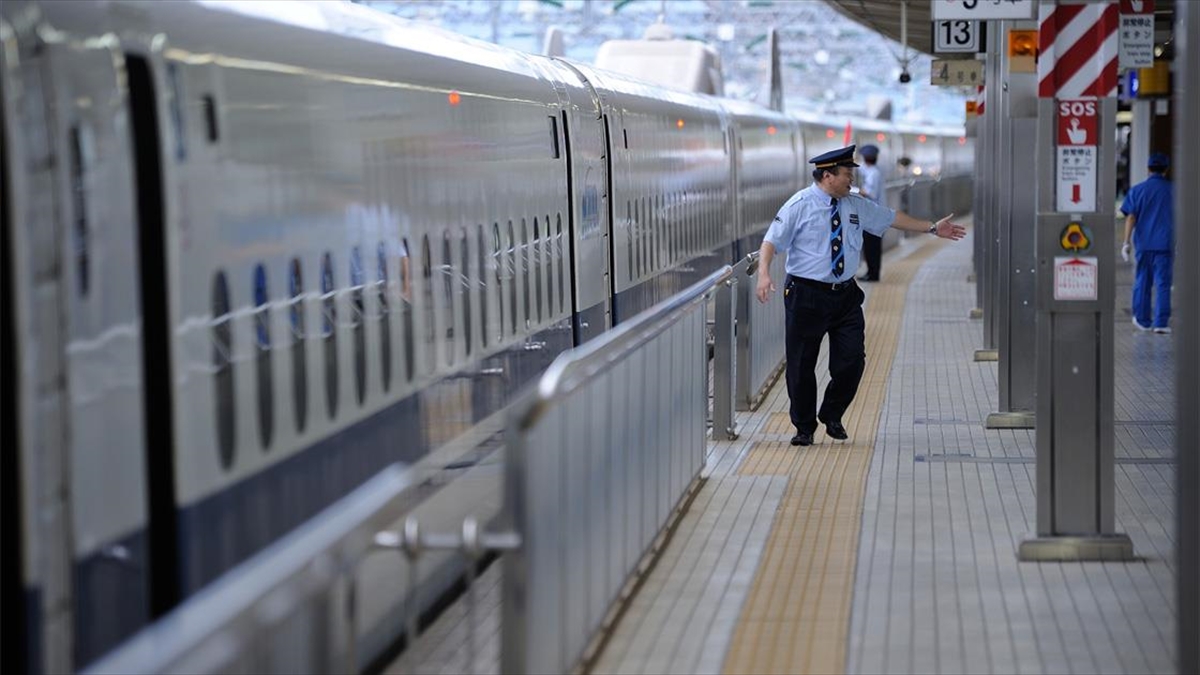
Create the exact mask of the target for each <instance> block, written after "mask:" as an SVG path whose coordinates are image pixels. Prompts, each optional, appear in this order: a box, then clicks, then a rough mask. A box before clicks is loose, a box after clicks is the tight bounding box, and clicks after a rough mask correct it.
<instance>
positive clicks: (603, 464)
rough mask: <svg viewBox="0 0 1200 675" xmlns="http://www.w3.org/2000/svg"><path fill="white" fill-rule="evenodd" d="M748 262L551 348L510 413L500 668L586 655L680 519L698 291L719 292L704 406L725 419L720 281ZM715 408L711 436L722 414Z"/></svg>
mask: <svg viewBox="0 0 1200 675" xmlns="http://www.w3.org/2000/svg"><path fill="white" fill-rule="evenodd" d="M753 260H754V258H753V257H750V258H747V259H746V260H744V261H742V262H740V263H739V264H738V265H737V266H736V268H735V267H729V266H726V267H724V268H723V269H721V270H720V271H718V272H716V273H714V274H712V275H711V276H709V277H708V278H707V279H704V280H702V281H700V282H698V283H697V284H695V285H694V286H692V287H691V288H689V289H688V290H686V291H684V292H683V293H680V294H679V295H676V296H675V297H673V298H671V299H669V300H667V301H665V302H663V303H661V304H660V305H658V306H656V307H653V308H651V309H649V310H647V311H646V312H644V313H642V314H640V315H639V316H637V317H635V318H634V319H633V320H632V321H630V322H628V323H625V324H622V325H621V326H619V327H618V328H616V329H615V330H613V331H612V332H610V333H608V334H606V335H605V336H604V337H602V338H601V339H599V340H597V341H595V342H594V343H590V344H588V345H585V346H583V347H581V348H579V349H576V350H573V351H572V352H570V353H568V354H564V355H563V356H561V357H559V359H558V360H557V361H555V363H554V364H553V365H552V366H551V368H550V370H549V371H548V372H547V373H546V375H545V376H544V377H543V378H542V380H541V381H540V382H539V384H538V388H537V390H536V391H535V392H534V393H533V394H532V395H531V398H530V400H528V401H527V402H525V403H524V404H523V405H522V406H520V407H519V408H518V409H517V410H516V411H515V412H514V416H513V417H512V418H511V419H510V422H509V424H508V427H507V429H508V431H507V433H508V442H507V447H508V452H509V457H508V478H509V480H508V481H507V485H508V486H509V489H508V500H509V501H508V513H509V515H510V516H511V517H512V519H513V521H512V522H513V524H514V526H515V529H516V530H517V531H518V532H520V533H521V537H522V546H521V547H520V549H518V550H516V551H513V552H511V553H510V554H509V555H507V556H505V568H504V569H505V579H504V585H505V590H504V598H505V602H504V618H503V622H502V631H503V655H502V659H503V660H502V670H503V671H504V672H507V673H562V672H568V671H570V670H572V668H574V667H575V666H576V665H577V664H579V663H580V662H581V661H586V660H587V659H588V658H589V657H590V656H591V655H592V652H590V651H589V649H588V648H589V645H592V644H593V641H594V639H595V637H596V636H597V634H598V633H600V632H602V631H603V630H604V629H605V628H606V627H607V626H608V624H609V623H611V621H612V620H613V617H614V615H615V611H614V610H615V608H616V607H617V606H618V604H619V601H620V600H621V596H622V592H623V589H627V588H628V587H629V585H630V584H631V582H632V580H633V579H635V578H636V577H637V575H638V572H639V570H640V569H642V568H643V566H644V564H645V562H646V561H647V560H648V559H649V557H650V556H651V555H653V552H654V550H655V547H656V545H657V542H660V539H661V537H662V535H663V533H664V531H665V528H666V527H667V525H668V524H669V523H670V522H671V521H672V520H673V518H674V517H675V516H678V515H679V513H680V510H681V508H682V507H683V505H684V504H685V502H686V499H687V496H688V493H689V492H690V491H691V490H693V489H694V488H695V485H696V481H697V479H698V477H699V475H700V471H701V469H702V468H703V467H704V458H705V454H706V448H707V440H706V436H707V434H706V430H705V427H706V422H707V416H708V414H709V409H708V403H707V391H708V382H707V378H708V368H707V366H706V361H707V312H708V308H707V305H708V302H707V300H708V296H709V295H710V294H711V293H714V292H715V293H716V294H717V297H716V313H717V320H716V322H715V325H714V330H715V332H716V344H715V355H714V371H715V375H714V377H715V378H716V379H717V380H718V381H723V382H724V383H725V384H724V385H723V388H724V389H725V390H726V393H725V395H724V396H723V397H720V396H717V395H716V394H717V393H718V392H719V391H720V389H721V388H722V386H721V385H718V386H716V387H715V388H714V407H716V406H725V407H726V416H727V418H728V419H729V420H731V419H732V398H731V394H730V386H729V385H730V384H731V383H732V377H733V373H732V367H733V364H732V348H733V345H732V337H733V326H732V309H733V308H732V306H731V303H732V302H733V299H734V297H736V296H735V294H734V293H733V292H732V289H731V288H730V286H729V285H730V284H732V282H733V280H734V275H735V274H736V273H737V272H744V271H745V270H746V269H747V268H748V267H749V266H750V265H752V264H753ZM723 354H724V356H723ZM718 399H720V401H718ZM713 414H714V422H713V424H714V433H716V432H717V431H718V428H719V427H720V426H721V425H722V424H723V422H721V421H718V419H717V418H718V417H720V415H719V414H718V413H717V412H716V411H715V410H714V413H713ZM729 424H730V427H729V428H730V429H731V428H732V427H731V423H729ZM510 600H512V601H511V602H510Z"/></svg>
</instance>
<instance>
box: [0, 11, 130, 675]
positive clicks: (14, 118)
mask: <svg viewBox="0 0 1200 675" xmlns="http://www.w3.org/2000/svg"><path fill="white" fill-rule="evenodd" d="M65 30H66V31H67V34H68V35H69V34H70V33H69V31H70V29H69V28H66V29H65ZM85 30H86V29H85ZM42 35H43V34H42V33H39V32H38V31H37V30H36V27H29V28H28V29H24V30H21V32H19V33H18V34H17V35H16V36H15V37H14V51H13V52H11V53H15V54H16V55H17V60H19V63H18V64H13V63H8V64H6V71H7V72H6V73H5V79H6V82H8V81H15V82H20V90H19V93H13V94H10V95H11V96H14V100H13V102H12V107H11V108H10V110H11V111H13V113H14V114H13V115H11V116H8V115H6V124H8V125H9V126H10V128H11V131H12V133H11V138H12V139H14V140H15V141H16V142H17V143H19V144H20V148H19V149H17V148H14V149H13V150H12V154H10V155H9V158H10V160H14V155H17V154H20V155H21V157H22V159H21V164H20V165H19V166H18V165H16V164H15V163H14V164H13V165H11V166H10V168H11V169H13V170H14V171H15V172H16V173H18V174H20V179H21V181H22V183H23V185H22V193H23V195H24V196H25V197H26V198H27V199H28V203H27V204H25V205H24V206H22V207H21V210H20V211H19V212H13V213H11V214H10V219H9V223H8V226H7V227H6V229H7V230H8V231H9V233H10V234H14V233H15V234H16V235H17V236H14V237H12V238H10V239H9V240H8V242H7V243H8V244H10V245H12V249H11V251H10V254H11V255H12V256H13V257H19V258H20V259H21V263H20V265H19V266H14V267H13V268H12V272H13V274H14V277H15V279H14V280H13V283H12V285H11V286H10V287H9V288H8V290H7V291H6V293H8V294H10V295H13V296H16V297H15V300H16V301H15V302H14V303H13V305H14V306H15V307H16V308H21V309H17V310H14V311H19V312H20V314H19V315H18V318H16V319H14V321H13V322H12V326H13V330H14V333H15V338H14V339H15V341H16V342H18V343H19V344H20V345H21V347H22V349H21V350H20V351H19V357H18V358H19V361H17V362H15V363H14V364H13V365H14V367H16V368H18V369H19V370H20V371H21V375H22V377H20V378H17V380H18V384H16V385H12V384H10V385H9V386H10V387H12V386H17V387H20V389H19V391H18V393H17V397H18V398H19V400H20V403H21V408H22V409H24V410H25V412H23V413H22V415H23V419H22V426H21V428H20V429H19V431H20V433H21V436H22V441H21V442H20V443H19V445H20V447H22V449H23V451H22V455H21V460H22V461H23V462H26V460H27V462H26V463H27V465H26V466H22V467H21V471H22V473H21V486H22V488H23V490H24V491H25V494H27V495H28V496H26V497H24V501H23V506H24V507H26V508H28V509H36V513H37V516H38V517H37V518H36V520H30V521H29V522H30V523H32V526H31V527H30V528H28V530H27V532H26V534H27V538H26V539H25V540H24V544H25V545H26V547H27V549H28V550H27V551H26V560H27V561H28V564H29V565H30V568H31V569H36V571H30V572H28V573H27V574H28V575H29V576H30V578H29V579H27V580H26V589H25V597H26V598H27V599H28V603H27V606H26V609H25V616H26V617H27V619H26V625H25V628H26V630H27V631H28V633H29V634H30V636H31V637H30V639H29V640H28V642H29V644H30V645H32V646H31V648H30V651H29V666H30V670H31V671H33V672H37V671H39V670H45V671H49V672H67V671H74V670H76V669H78V668H80V667H83V666H85V665H86V664H88V663H89V662H91V661H92V660H94V659H95V658H96V657H98V656H100V655H101V654H103V653H104V652H106V651H107V650H108V649H110V648H112V647H113V646H115V645H116V644H117V643H119V642H120V641H121V640H123V639H124V638H125V637H127V636H129V635H131V634H132V633H133V632H135V631H136V630H138V629H139V628H141V627H142V626H143V625H145V624H146V622H147V621H148V620H149V617H150V613H149V607H148V604H147V591H148V580H149V576H148V575H149V570H150V561H149V560H148V558H147V556H146V520H147V507H146V500H145V494H146V490H145V472H144V457H145V451H144V448H145V441H144V438H143V428H144V419H145V415H144V411H143V408H142V406H143V377H142V372H143V364H142V358H141V346H142V345H141V342H142V340H141V334H142V320H141V319H142V317H141V314H140V308H139V306H138V276H137V275H138V260H137V255H136V251H137V247H136V226H135V219H134V213H133V206H132V204H133V199H132V194H133V190H134V184H133V176H132V170H131V151H130V140H129V117H128V108H127V106H126V103H127V101H126V99H125V73H124V72H123V66H122V55H121V54H120V53H119V51H117V49H118V45H117V43H116V41H115V40H85V39H55V40H54V41H52V42H51V41H45V40H43V37H42ZM72 37H82V34H81V33H77V34H76V35H75V36H72ZM10 75H12V76H14V77H13V78H12V80H10V79H9V76H10ZM7 173H8V172H7V171H6V174H7ZM5 202H6V204H7V203H9V200H7V199H6V200H5ZM6 304H7V303H6ZM10 318H11V317H10ZM6 427H7V425H6Z"/></svg>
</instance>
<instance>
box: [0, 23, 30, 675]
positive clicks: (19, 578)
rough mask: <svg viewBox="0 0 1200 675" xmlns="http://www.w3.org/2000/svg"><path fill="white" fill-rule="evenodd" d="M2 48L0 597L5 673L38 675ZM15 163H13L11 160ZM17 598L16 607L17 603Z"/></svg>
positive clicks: (16, 196)
mask: <svg viewBox="0 0 1200 675" xmlns="http://www.w3.org/2000/svg"><path fill="white" fill-rule="evenodd" d="M11 34H12V32H11V27H10V26H9V24H8V22H6V21H4V20H3V18H0V35H11ZM4 47H5V45H0V74H3V76H2V77H0V520H2V522H0V533H2V534H0V556H3V559H4V565H3V566H0V593H3V597H4V598H5V602H4V607H3V612H4V617H3V621H4V626H5V631H6V632H7V633H8V635H7V636H6V640H5V642H6V645H9V646H6V647H5V661H4V668H5V669H6V670H7V669H14V668H15V669H16V670H17V672H22V673H29V672H37V671H36V670H35V669H34V668H32V667H31V665H32V664H31V662H32V661H33V659H32V658H31V657H32V656H33V654H31V649H30V647H31V645H30V643H29V637H30V631H29V626H28V625H27V617H28V611H27V610H26V607H27V606H28V605H29V604H30V603H31V599H30V598H27V597H26V596H25V590H26V588H27V587H29V586H30V584H26V571H27V570H28V569H29V568H30V565H29V564H28V562H27V560H26V559H25V553H26V551H27V546H26V545H25V543H24V541H23V539H24V537H25V533H26V531H27V527H26V525H27V524H26V523H25V522H24V519H25V516H26V515H28V514H29V513H30V509H28V508H25V505H24V504H23V501H24V500H25V498H26V497H27V496H28V493H27V492H26V490H25V489H24V486H23V481H22V480H21V470H22V468H23V467H24V466H27V464H28V463H27V462H25V461H23V458H22V457H21V448H22V446H21V445H20V442H21V435H20V433H19V425H20V422H21V420H20V414H21V406H20V405H19V404H18V396H19V395H20V386H19V381H20V380H19V379H18V378H19V377H20V374H19V372H18V370H17V368H18V365H19V364H20V363H21V357H20V348H19V345H18V343H17V341H16V335H17V332H16V331H17V327H16V326H17V313H18V310H17V295H16V293H15V292H14V283H15V277H16V267H17V264H18V260H17V258H16V257H15V256H14V246H15V243H16V242H15V241H14V238H15V237H14V235H15V233H14V231H13V224H14V222H15V213H16V211H17V208H19V207H18V206H17V205H16V204H21V203H23V202H24V200H23V198H22V197H21V195H22V193H21V192H18V191H16V190H14V187H15V186H14V184H13V183H14V181H15V177H14V174H13V171H12V168H13V167H12V165H10V154H11V152H12V137H11V136H10V135H9V129H10V124H9V119H10V117H11V114H12V113H11V110H10V105H9V103H10V101H9V98H8V95H9V94H10V90H11V85H10V84H9V82H10V77H12V75H10V72H9V66H10V65H13V64H10V63H9V61H8V57H7V54H8V50H7V49H5V48H4ZM14 159H15V158H14ZM17 598H20V599H21V600H20V601H19V602H18V601H17V600H16V599H17Z"/></svg>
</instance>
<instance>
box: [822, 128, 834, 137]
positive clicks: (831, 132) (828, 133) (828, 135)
mask: <svg viewBox="0 0 1200 675" xmlns="http://www.w3.org/2000/svg"><path fill="white" fill-rule="evenodd" d="M834 136H837V132H836V131H834V130H833V129H830V130H829V131H826V132H825V138H833V137H834Z"/></svg>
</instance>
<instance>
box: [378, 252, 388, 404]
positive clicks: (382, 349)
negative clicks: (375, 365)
mask: <svg viewBox="0 0 1200 675" xmlns="http://www.w3.org/2000/svg"><path fill="white" fill-rule="evenodd" d="M375 257H376V266H377V267H378V276H377V279H376V282H375V303H376V307H377V310H376V311H378V312H379V361H380V369H381V370H382V371H383V372H382V373H380V376H381V377H382V381H383V391H384V392H386V391H388V389H389V388H390V387H391V386H392V313H391V308H390V307H389V303H388V294H387V291H388V261H387V245H386V244H384V243H383V242H382V241H381V242H379V247H378V248H377V252H376V255H375Z"/></svg>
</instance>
